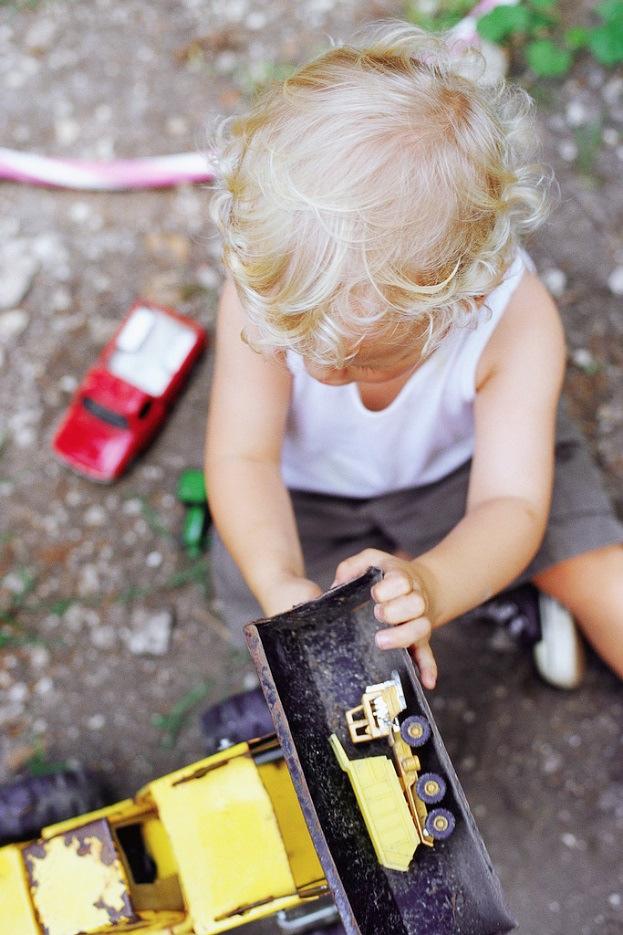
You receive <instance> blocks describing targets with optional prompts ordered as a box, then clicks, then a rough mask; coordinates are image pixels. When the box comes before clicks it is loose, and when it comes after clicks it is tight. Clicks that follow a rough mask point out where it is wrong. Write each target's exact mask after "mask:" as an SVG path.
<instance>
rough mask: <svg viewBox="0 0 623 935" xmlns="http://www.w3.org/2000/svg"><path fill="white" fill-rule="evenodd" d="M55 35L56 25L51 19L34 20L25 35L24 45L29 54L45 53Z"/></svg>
mask: <svg viewBox="0 0 623 935" xmlns="http://www.w3.org/2000/svg"><path fill="white" fill-rule="evenodd" d="M55 35H56V23H55V22H54V21H53V20H51V19H38V20H35V22H34V23H33V25H32V26H31V27H30V29H29V30H28V32H27V33H26V37H25V39H24V45H25V47H26V48H27V49H28V50H29V51H30V52H46V51H47V50H48V49H49V48H50V46H51V45H52V42H53V41H54V37H55Z"/></svg>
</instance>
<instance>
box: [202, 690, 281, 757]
mask: <svg viewBox="0 0 623 935" xmlns="http://www.w3.org/2000/svg"><path fill="white" fill-rule="evenodd" d="M201 730H202V733H203V737H204V740H205V743H206V753H207V754H208V756H210V755H211V754H212V753H216V751H217V750H224V749H225V748H226V747H231V746H233V744H236V743H242V741H243V740H253V739H254V738H255V737H265V736H266V735H267V734H274V732H275V728H274V726H273V722H272V718H271V716H270V713H269V711H268V706H267V704H266V702H265V701H264V696H263V694H262V691H261V689H260V688H253V689H251V690H250V691H246V692H240V694H238V695H231V697H229V698H224V699H223V701H219V702H217V704H214V705H211V706H210V707H209V708H206V710H205V711H204V712H203V714H202V715H201Z"/></svg>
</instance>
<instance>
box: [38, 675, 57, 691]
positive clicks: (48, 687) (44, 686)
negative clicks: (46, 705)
mask: <svg viewBox="0 0 623 935" xmlns="http://www.w3.org/2000/svg"><path fill="white" fill-rule="evenodd" d="M53 690H54V682H53V681H52V679H51V678H50V676H49V675H44V676H43V678H40V679H39V681H38V682H35V693H36V694H37V695H49V694H50V692H52V691H53Z"/></svg>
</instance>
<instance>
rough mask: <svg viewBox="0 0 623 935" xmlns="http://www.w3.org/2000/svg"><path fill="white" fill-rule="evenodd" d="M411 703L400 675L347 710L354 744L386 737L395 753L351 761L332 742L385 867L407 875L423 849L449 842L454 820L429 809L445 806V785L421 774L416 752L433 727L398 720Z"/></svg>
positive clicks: (414, 718) (417, 718) (418, 718)
mask: <svg viewBox="0 0 623 935" xmlns="http://www.w3.org/2000/svg"><path fill="white" fill-rule="evenodd" d="M406 706H407V704H406V701H405V696H404V692H403V689H402V683H401V681H400V676H399V674H398V673H397V672H392V677H391V679H388V680H387V681H386V682H379V683H378V684H376V685H368V687H367V688H366V690H365V691H364V693H363V695H362V698H361V704H360V705H357V707H355V708H350V709H349V710H347V711H346V724H347V726H348V732H349V734H350V739H351V741H352V742H353V743H354V744H362V743H369V742H370V741H373V740H379V739H383V738H386V739H387V741H388V743H389V746H390V749H391V753H392V759H393V764H392V762H391V761H390V760H389V759H388V758H387V756H383V755H381V756H369V757H364V758H362V759H358V760H349V758H348V756H347V755H346V751H345V750H344V747H343V746H342V744H341V743H340V741H339V739H338V737H337V736H336V734H332V735H331V737H330V738H329V742H330V744H331V747H332V749H333V752H334V754H335V756H336V758H337V761H338V763H339V764H340V766H341V767H342V769H343V770H344V772H345V773H347V774H348V777H349V779H350V782H351V785H352V787H353V791H354V793H355V797H356V799H357V804H358V805H359V809H360V811H361V814H362V816H363V819H364V821H365V824H366V828H367V830H368V834H369V835H370V838H371V840H372V844H373V846H374V851H375V853H376V856H377V859H378V861H379V863H380V864H381V866H383V867H387V868H388V869H390V870H402V871H406V870H408V868H409V864H410V862H411V858H412V857H413V855H414V853H415V850H416V848H417V847H418V846H419V845H420V844H425V845H426V846H427V847H432V846H433V843H434V841H435V840H443V839H445V838H448V837H450V835H451V834H452V831H453V830H454V824H455V821H454V816H453V815H452V813H451V812H449V811H448V810H447V809H445V808H437V809H434V810H433V811H431V812H429V811H428V809H427V807H426V806H427V805H432V804H435V803H437V802H440V801H441V799H442V798H443V797H444V795H445V792H446V783H445V781H444V779H443V778H442V777H441V776H439V775H438V774H437V773H422V774H421V775H420V771H421V764H420V759H419V757H418V756H416V755H415V754H414V753H413V751H412V749H411V748H412V747H420V746H423V744H425V743H426V741H427V740H428V739H429V737H430V733H431V730H430V724H429V723H428V721H427V719H426V718H425V717H423V716H422V715H417V714H416V715H411V716H410V717H407V718H405V719H404V720H403V722H402V724H400V723H399V721H398V715H399V714H400V713H401V712H402V711H404V710H405V708H406Z"/></svg>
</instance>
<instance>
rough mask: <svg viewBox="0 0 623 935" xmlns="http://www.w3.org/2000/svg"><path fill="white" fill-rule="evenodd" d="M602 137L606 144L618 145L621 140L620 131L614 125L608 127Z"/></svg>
mask: <svg viewBox="0 0 623 935" xmlns="http://www.w3.org/2000/svg"><path fill="white" fill-rule="evenodd" d="M601 138H602V139H603V141H604V143H605V144H606V146H616V145H617V143H618V142H619V131H618V130H615V128H614V127H606V128H605V130H604V131H603V133H602V134H601Z"/></svg>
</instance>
